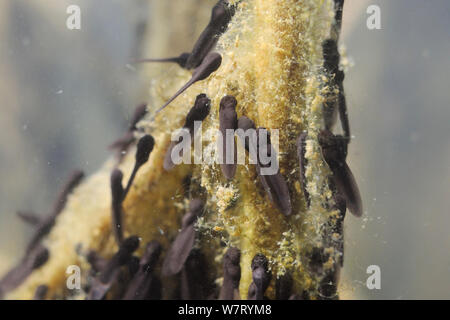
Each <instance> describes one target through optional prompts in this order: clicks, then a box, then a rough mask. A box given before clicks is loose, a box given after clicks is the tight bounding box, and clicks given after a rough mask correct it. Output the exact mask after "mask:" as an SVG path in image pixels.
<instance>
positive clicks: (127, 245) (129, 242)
mask: <svg viewBox="0 0 450 320" xmlns="http://www.w3.org/2000/svg"><path fill="white" fill-rule="evenodd" d="M140 242H141V240H140V239H139V237H138V236H131V237H128V238H126V239H125V240H123V242H122V244H121V245H120V249H119V250H120V251H123V252H126V253H130V254H131V253H133V252H134V251H136V249H137V248H139V243H140Z"/></svg>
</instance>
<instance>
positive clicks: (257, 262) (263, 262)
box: [251, 253, 269, 271]
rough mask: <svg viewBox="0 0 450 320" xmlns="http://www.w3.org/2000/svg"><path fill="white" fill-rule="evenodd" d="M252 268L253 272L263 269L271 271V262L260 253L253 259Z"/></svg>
mask: <svg viewBox="0 0 450 320" xmlns="http://www.w3.org/2000/svg"><path fill="white" fill-rule="evenodd" d="M251 267H252V270H255V269H257V268H263V269H264V270H266V271H267V270H268V269H269V261H268V260H267V258H266V256H265V255H263V254H262V253H258V254H256V255H255V256H254V257H253V260H252V264H251Z"/></svg>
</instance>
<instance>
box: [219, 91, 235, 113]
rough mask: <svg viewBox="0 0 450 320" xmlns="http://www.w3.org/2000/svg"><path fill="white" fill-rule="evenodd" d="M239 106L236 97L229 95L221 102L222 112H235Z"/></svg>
mask: <svg viewBox="0 0 450 320" xmlns="http://www.w3.org/2000/svg"><path fill="white" fill-rule="evenodd" d="M236 105H237V100H236V98H235V97H233V96H230V95H227V96H225V97H223V98H222V100H220V109H219V110H220V111H222V110H225V109H232V110H234V109H235V108H236Z"/></svg>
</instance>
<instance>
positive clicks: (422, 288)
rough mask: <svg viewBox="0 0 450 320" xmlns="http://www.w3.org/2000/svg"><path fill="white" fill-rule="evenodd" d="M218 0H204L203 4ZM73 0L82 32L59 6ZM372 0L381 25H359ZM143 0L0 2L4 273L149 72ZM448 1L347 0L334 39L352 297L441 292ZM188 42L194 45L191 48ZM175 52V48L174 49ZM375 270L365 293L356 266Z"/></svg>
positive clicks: (446, 254) (449, 236)
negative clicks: (356, 205) (349, 202)
mask: <svg viewBox="0 0 450 320" xmlns="http://www.w3.org/2000/svg"><path fill="white" fill-rule="evenodd" d="M213 3H214V1H211V6H212V5H213ZM71 4H75V5H79V6H80V7H81V12H82V15H81V30H68V29H67V28H66V19H67V17H68V15H67V14H66V8H67V7H68V6H69V5H71ZM372 4H375V5H378V6H379V7H380V8H381V27H382V29H381V30H369V29H368V28H367V26H366V20H367V18H368V16H369V15H368V14H367V13H366V9H367V7H368V6H369V5H372ZM151 5H152V0H132V1H120V0H95V1H94V0H78V1H77V0H71V1H66V0H45V1H44V0H34V1H29V0H0V97H1V101H2V102H1V106H0V112H1V113H0V127H1V134H0V177H1V183H0V275H1V274H3V273H4V272H5V271H6V270H7V269H8V268H9V267H11V266H12V265H13V264H14V263H15V262H17V261H18V259H19V258H20V257H21V254H22V252H23V249H24V246H25V244H26V242H27V239H28V238H29V237H30V231H31V229H30V228H29V227H28V226H26V225H24V224H23V223H22V222H21V221H19V220H18V219H17V218H16V216H15V212H16V210H18V209H22V210H33V211H36V212H38V213H42V214H46V213H47V212H48V211H49V210H50V209H51V206H52V204H53V201H54V199H55V197H56V194H57V191H58V188H59V187H60V186H61V185H62V184H63V183H64V180H65V179H66V177H67V176H68V175H69V173H70V171H71V170H73V169H75V168H80V169H83V170H85V171H86V172H87V173H88V174H89V173H92V172H94V171H95V170H96V169H97V168H99V167H100V166H101V164H102V163H103V162H104V161H105V159H106V158H107V157H108V155H109V152H108V150H107V145H108V144H109V143H111V142H112V141H113V140H114V139H115V138H116V137H118V136H119V135H120V134H121V133H122V132H123V131H124V130H125V128H126V125H127V123H128V120H129V117H130V115H131V113H132V110H133V109H134V107H135V105H137V104H138V103H140V102H141V101H142V100H143V99H144V101H145V92H146V88H145V86H146V83H145V81H142V79H140V76H139V73H137V72H136V70H134V69H133V68H132V67H130V66H127V63H128V62H129V61H130V59H132V58H134V57H140V56H145V55H146V53H145V52H143V51H144V50H143V39H142V37H143V34H144V32H145V29H146V28H148V24H147V22H148V20H149V19H148V16H147V13H149V12H150V10H151ZM449 33H450V2H449V1H448V0H433V1H430V2H424V1H422V0H396V1H389V0H370V1H367V0H346V4H345V8H344V24H343V34H342V37H341V40H342V43H343V44H344V45H345V47H346V49H347V52H348V58H349V60H350V61H351V62H352V64H353V67H352V68H350V69H349V71H348V72H347V74H346V80H345V90H346V95H347V103H348V108H349V116H350V123H351V126H352V134H353V135H354V140H353V142H352V144H351V146H350V152H349V165H350V166H351V167H352V169H353V171H354V174H355V176H356V179H357V181H358V184H359V187H360V189H361V192H362V196H363V200H364V205H365V214H364V216H363V218H362V219H356V218H354V217H353V216H351V215H348V216H347V218H346V222H345V225H346V234H345V236H346V252H345V268H344V272H343V276H344V278H345V279H346V281H345V285H346V286H348V287H350V290H351V291H352V296H353V297H355V298H362V299H450V277H449V274H450V232H449V231H448V228H449V226H450V215H449V213H450V212H449V211H450V209H449V208H450V139H449V137H450V107H449V106H450V90H449V88H448V84H449V83H450V79H449V78H450V76H449V75H450V61H449V55H448V53H449V52H450V35H449ZM188 49H190V48H188ZM177 52H178V51H177ZM369 265H378V266H380V268H381V289H380V290H369V289H367V287H366V279H367V277H368V276H369V275H368V274H367V273H366V269H367V267H368V266H369Z"/></svg>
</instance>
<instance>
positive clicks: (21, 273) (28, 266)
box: [0, 243, 50, 298]
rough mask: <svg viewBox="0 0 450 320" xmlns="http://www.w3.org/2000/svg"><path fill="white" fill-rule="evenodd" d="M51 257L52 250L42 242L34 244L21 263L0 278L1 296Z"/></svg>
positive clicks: (15, 286)
mask: <svg viewBox="0 0 450 320" xmlns="http://www.w3.org/2000/svg"><path fill="white" fill-rule="evenodd" d="M49 257H50V252H49V251H48V249H47V248H45V247H44V246H42V245H41V244H40V243H38V244H37V245H36V246H34V247H33V248H32V249H31V250H30V251H29V252H28V253H27V255H26V256H25V257H24V258H23V259H22V260H21V261H20V263H19V264H18V265H17V266H16V267H15V268H13V269H11V270H10V271H9V272H8V273H7V274H6V275H5V276H4V277H3V278H2V279H1V280H0V298H1V297H2V296H3V295H4V294H5V293H7V292H8V291H10V290H13V289H15V288H17V287H18V286H19V285H20V284H21V283H23V282H24V281H25V279H26V278H27V277H28V276H29V275H30V274H31V273H32V272H33V270H36V269H38V268H40V267H41V266H42V265H44V264H45V263H46V262H47V260H48V258H49Z"/></svg>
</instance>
